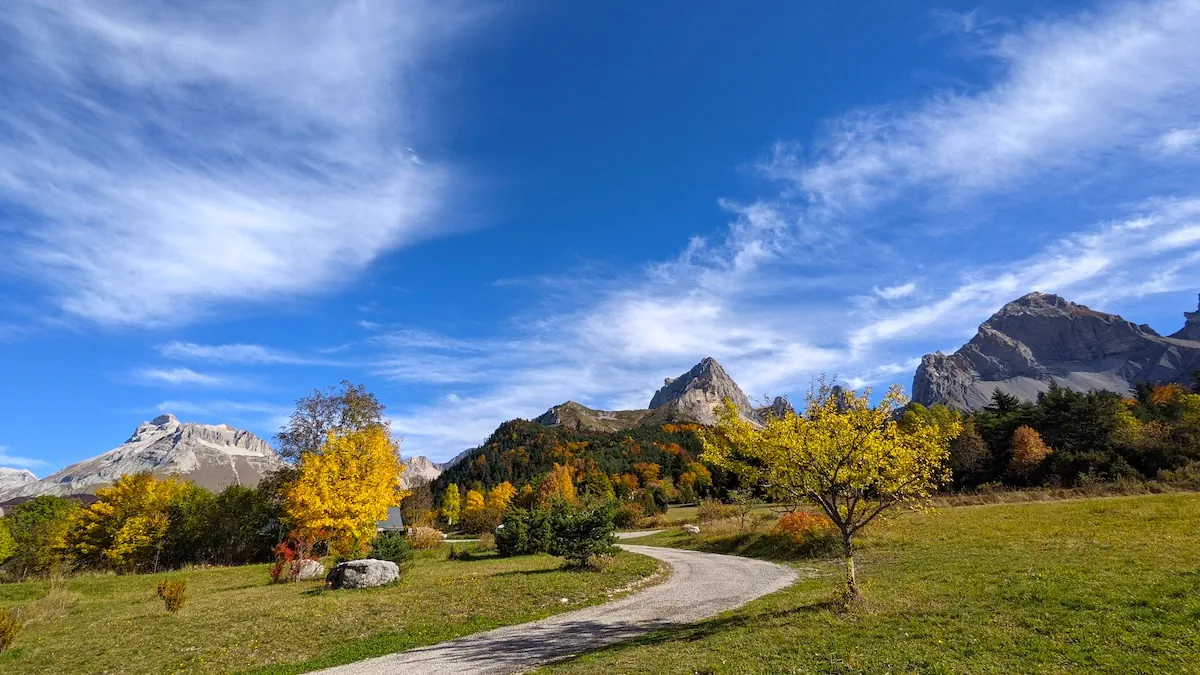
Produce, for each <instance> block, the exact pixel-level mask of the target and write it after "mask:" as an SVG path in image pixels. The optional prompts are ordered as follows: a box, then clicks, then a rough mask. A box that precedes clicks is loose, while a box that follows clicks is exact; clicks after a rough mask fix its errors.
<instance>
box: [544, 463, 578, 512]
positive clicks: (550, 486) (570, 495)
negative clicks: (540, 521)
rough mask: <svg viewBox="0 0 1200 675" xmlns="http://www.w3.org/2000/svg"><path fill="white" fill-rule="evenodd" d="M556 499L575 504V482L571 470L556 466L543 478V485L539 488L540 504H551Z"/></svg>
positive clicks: (559, 465)
mask: <svg viewBox="0 0 1200 675" xmlns="http://www.w3.org/2000/svg"><path fill="white" fill-rule="evenodd" d="M555 498H559V499H562V500H564V501H566V502H567V503H569V504H574V503H575V498H576V494H575V481H574V479H573V478H572V477H571V468H570V467H567V466H562V465H561V464H555V465H554V469H553V470H551V471H550V473H548V474H546V476H545V477H544V478H542V484H541V486H540V487H539V488H538V498H537V502H538V504H542V505H545V504H549V503H550V502H552V501H554V499H555Z"/></svg>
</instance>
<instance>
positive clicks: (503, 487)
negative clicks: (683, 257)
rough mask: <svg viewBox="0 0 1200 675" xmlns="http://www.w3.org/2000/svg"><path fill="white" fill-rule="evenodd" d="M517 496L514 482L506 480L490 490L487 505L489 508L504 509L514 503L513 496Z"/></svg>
mask: <svg viewBox="0 0 1200 675" xmlns="http://www.w3.org/2000/svg"><path fill="white" fill-rule="evenodd" d="M516 496H517V489H516V488H515V487H513V484H512V483H510V482H508V481H504V482H503V483H500V484H499V485H497V486H496V487H494V488H492V489H491V490H488V493H487V505H488V507H489V508H493V509H496V510H498V511H503V510H505V509H507V508H508V507H509V505H511V504H512V501H513V498H514V497H516Z"/></svg>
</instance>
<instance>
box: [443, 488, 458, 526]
mask: <svg viewBox="0 0 1200 675" xmlns="http://www.w3.org/2000/svg"><path fill="white" fill-rule="evenodd" d="M460 511H462V494H461V493H460V492H459V491H458V483H451V484H449V485H447V486H446V492H445V493H444V494H443V495H442V517H443V518H445V519H446V522H447V523H449V524H451V525H453V524H454V521H455V520H458V515H459V512H460Z"/></svg>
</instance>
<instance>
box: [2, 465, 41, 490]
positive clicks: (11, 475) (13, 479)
mask: <svg viewBox="0 0 1200 675" xmlns="http://www.w3.org/2000/svg"><path fill="white" fill-rule="evenodd" d="M35 481H37V476H35V475H33V472H31V471H26V470H25V469H10V468H7V467H3V466H0V492H3V491H5V490H8V489H11V488H15V487H19V486H21V485H25V484H27V483H33V482H35Z"/></svg>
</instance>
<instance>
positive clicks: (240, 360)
mask: <svg viewBox="0 0 1200 675" xmlns="http://www.w3.org/2000/svg"><path fill="white" fill-rule="evenodd" d="M158 351H159V353H160V354H162V355H163V356H164V357H165V358H168V359H175V360H179V361H206V362H211V363H225V364H235V363H236V364H251V365H301V366H322V365H324V366H338V365H344V364H345V363H346V362H345V361H338V360H336V359H329V358H319V357H310V356H304V355H300V354H293V353H291V352H287V351H284V350H281V349H275V348H272V347H265V346H263V345H253V344H228V345H202V344H196V343H194V342H168V343H166V344H163V345H159V347H158Z"/></svg>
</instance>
